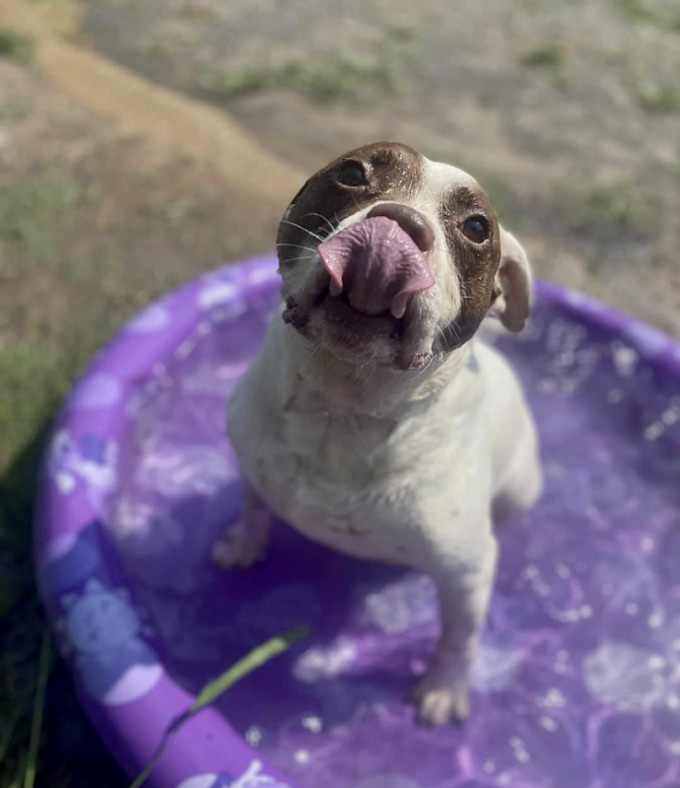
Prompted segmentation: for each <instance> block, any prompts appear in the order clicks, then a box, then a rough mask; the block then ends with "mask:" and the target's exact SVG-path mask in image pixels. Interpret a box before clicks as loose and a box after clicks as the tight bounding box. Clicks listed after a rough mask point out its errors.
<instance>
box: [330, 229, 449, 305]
mask: <svg viewBox="0 0 680 788" xmlns="http://www.w3.org/2000/svg"><path fill="white" fill-rule="evenodd" d="M317 251H318V252H319V257H320V258H321V262H322V263H323V266H324V268H325V269H326V271H327V272H328V274H329V275H330V277H331V295H339V294H340V293H341V292H342V291H343V290H344V291H345V292H346V293H347V297H348V299H349V302H350V304H351V305H352V306H353V307H354V309H356V310H357V311H359V312H364V313H365V314H367V315H379V314H382V313H383V312H387V311H388V310H389V311H391V312H392V314H393V315H394V316H395V317H403V315H404V312H405V311H406V304H407V303H408V299H409V296H411V295H413V294H414V293H420V292H422V291H423V290H427V289H428V288H430V287H432V285H433V284H434V277H433V276H432V272H431V271H430V268H429V266H428V264H427V261H426V260H425V256H424V254H423V253H422V252H421V251H420V249H419V248H418V246H417V245H416V243H415V241H414V240H413V239H412V238H411V236H410V235H409V234H408V233H407V232H405V231H404V230H403V229H402V228H401V227H400V226H399V224H397V222H395V221H394V220H393V219H388V218H387V217H386V216H373V217H371V218H370V219H364V220H363V221H361V222H358V223H357V224H353V225H351V226H350V227H347V228H346V229H345V230H341V231H340V232H339V233H338V234H337V235H334V236H333V238H331V239H330V240H328V241H324V242H323V243H321V244H319V246H318V250H317Z"/></svg>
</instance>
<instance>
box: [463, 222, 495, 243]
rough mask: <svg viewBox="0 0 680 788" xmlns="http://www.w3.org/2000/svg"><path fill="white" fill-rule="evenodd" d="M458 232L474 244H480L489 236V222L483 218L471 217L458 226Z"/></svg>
mask: <svg viewBox="0 0 680 788" xmlns="http://www.w3.org/2000/svg"><path fill="white" fill-rule="evenodd" d="M460 231H461V232H462V233H463V235H464V236H465V237H466V238H469V239H470V240H471V241H473V242H474V243H476V244H481V243H484V241H486V240H487V239H488V237H489V235H490V228H489V222H488V221H487V220H486V218H485V217H484V216H471V217H470V218H469V219H466V220H465V221H464V222H463V223H462V224H461V225H460Z"/></svg>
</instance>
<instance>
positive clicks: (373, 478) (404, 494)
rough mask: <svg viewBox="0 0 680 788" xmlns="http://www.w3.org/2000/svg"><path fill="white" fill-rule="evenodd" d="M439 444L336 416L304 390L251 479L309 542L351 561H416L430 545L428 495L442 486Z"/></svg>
mask: <svg viewBox="0 0 680 788" xmlns="http://www.w3.org/2000/svg"><path fill="white" fill-rule="evenodd" d="M405 432H408V433H409V435H408V439H405V437H404V433H405ZM414 439H415V443H414ZM434 443H435V441H434V437H433V436H428V434H427V433H426V432H425V431H420V430H418V425H417V424H415V425H414V424H413V423H410V422H406V423H403V422H396V421H390V420H384V419H373V418H371V417H364V416H359V415H351V414H343V415H338V414H337V413H331V412H330V411H329V410H328V409H327V408H326V407H325V404H324V401H323V400H322V399H321V398H319V399H317V398H316V397H315V395H314V394H313V393H310V392H305V393H303V394H298V395H296V397H295V399H294V400H293V401H291V402H288V403H286V406H285V407H284V409H283V412H282V414H281V420H280V422H279V426H278V429H277V430H275V432H274V433H273V434H272V433H270V434H269V435H268V436H267V444H266V451H264V452H262V453H260V456H259V457H258V459H257V462H256V464H255V467H254V472H255V478H254V479H253V481H254V483H255V485H256V487H257V488H258V489H259V490H260V492H261V494H262V495H263V496H264V497H265V499H266V500H267V502H268V503H269V504H270V505H271V506H272V507H273V508H274V509H275V510H276V511H277V512H278V513H279V514H280V515H281V516H282V517H284V518H285V519H286V520H288V521H289V522H290V523H291V524H292V525H293V526H295V527H296V528H297V529H299V530H301V531H302V532H304V533H305V534H306V535H307V536H309V537H310V538H312V539H315V540H316V541H320V542H323V543H325V544H328V545H329V546H331V547H334V548H336V549H339V550H342V551H344V552H347V553H350V554H353V555H358V556H362V557H367V558H375V559H381V560H387V561H393V562H397V563H402V562H404V563H413V560H414V558H416V557H417V554H418V553H419V552H420V551H421V550H422V549H423V547H424V545H425V543H426V541H427V539H426V538H425V537H424V535H423V532H422V521H423V518H422V516H421V512H420V511H419V510H420V508H421V507H422V505H423V497H424V496H428V495H430V494H431V493H432V492H433V490H432V489H431V488H432V485H433V484H434V485H436V484H440V485H441V484H443V480H442V477H441V475H439V474H432V473H431V469H430V467H429V466H430V462H431V461H435V457H436V455H437V453H441V452H442V451H443V449H442V447H441V446H440V447H438V448H437V447H436V446H435V445H434ZM419 449H420V450H419ZM424 457H426V458H427V459H425V460H424V459H423V458H424ZM433 480H435V481H433Z"/></svg>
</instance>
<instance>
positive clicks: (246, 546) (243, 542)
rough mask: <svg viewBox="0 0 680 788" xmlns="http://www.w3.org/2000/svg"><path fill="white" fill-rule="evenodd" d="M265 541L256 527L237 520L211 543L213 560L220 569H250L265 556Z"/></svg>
mask: <svg viewBox="0 0 680 788" xmlns="http://www.w3.org/2000/svg"><path fill="white" fill-rule="evenodd" d="M267 541H268V540H267V539H266V538H262V536H261V534H260V532H259V531H258V530H257V529H253V528H249V527H248V525H247V524H246V523H244V522H242V521H239V522H238V523H236V525H233V526H232V527H231V528H228V529H227V530H226V531H225V532H224V533H223V534H222V536H221V537H220V538H219V540H218V541H217V542H215V544H214V545H213V549H212V559H213V562H214V563H215V564H217V566H218V567H219V568H220V569H250V567H251V566H254V565H255V564H257V563H259V562H260V561H263V560H264V559H265V558H266V556H267Z"/></svg>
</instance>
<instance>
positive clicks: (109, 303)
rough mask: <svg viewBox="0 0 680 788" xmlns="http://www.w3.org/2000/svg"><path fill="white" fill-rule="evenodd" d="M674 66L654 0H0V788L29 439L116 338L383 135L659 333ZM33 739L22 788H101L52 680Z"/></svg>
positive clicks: (671, 189)
mask: <svg viewBox="0 0 680 788" xmlns="http://www.w3.org/2000/svg"><path fill="white" fill-rule="evenodd" d="M678 74H680V11H679V10H678V8H677V3H675V2H674V0H668V2H663V0H649V2H643V0H552V2H545V3H541V2H539V0H509V1H508V2H504V1H503V0H479V1H478V2H474V3H473V2H457V3H447V2H443V1H442V2H437V0H421V2H420V3H419V4H418V6H417V15H416V14H414V12H413V10H412V4H411V3H407V2H406V1H405V0H389V2H388V0H372V1H371V2H370V3H363V4H358V3H354V2H351V0H340V2H334V3H330V2H329V3H325V4H324V3H319V2H312V1H311V0H144V3H139V2H134V0H25V1H24V0H0V382H1V384H2V388H1V390H0V436H1V439H0V616H2V621H1V622H0V642H1V643H2V648H1V649H0V785H3V786H4V785H8V786H10V785H12V786H14V785H16V784H19V783H16V782H14V780H15V779H16V778H17V775H19V776H20V775H21V774H22V773H23V768H24V765H25V753H26V749H27V746H28V739H29V729H30V721H31V716H32V703H33V694H34V690H35V678H36V657H37V647H38V641H39V635H40V631H41V626H42V623H41V618H40V613H39V610H38V607H37V604H36V600H35V594H34V591H33V586H32V581H31V568H30V519H31V513H32V501H33V489H34V486H33V485H34V478H35V473H36V463H37V457H38V456H39V452H40V447H41V434H42V430H43V428H44V426H45V424H46V423H47V422H48V420H49V418H50V416H51V414H52V413H53V411H54V408H55V406H56V404H57V403H58V402H59V400H60V399H61V397H63V395H64V393H65V392H66V391H67V390H68V387H69V386H70V385H71V383H72V381H73V378H74V376H75V375H77V373H78V372H79V370H80V369H81V368H82V366H83V364H84V363H85V362H86V361H87V359H88V358H89V357H90V356H91V354H92V353H93V352H94V351H95V350H96V348H97V347H99V346H100V345H101V344H102V343H103V342H104V341H105V340H106V339H107V338H108V337H109V336H110V335H111V333H112V332H113V331H115V329H116V327H117V326H118V325H120V323H121V322H122V321H123V320H124V319H125V318H127V317H129V316H130V315H131V314H133V313H134V312H135V311H136V310H137V309H139V308H140V307H141V306H142V305H143V304H144V303H147V302H148V300H149V299H151V298H153V297H154V296H156V295H157V294H159V293H161V292H164V291H166V290H167V289H169V288H171V287H174V286H175V285H177V284H178V283H180V282H181V281H184V280H186V279H189V278H191V277H193V276H195V275H196V274H198V273H200V272H201V271H204V270H206V269H207V268H210V267H213V266H215V265H218V264H220V263H221V262H223V261H225V260H236V259H239V258H241V257H243V256H245V255H248V254H251V253H255V252H262V251H266V250H269V249H271V248H272V244H273V237H274V231H275V226H276V223H277V220H278V218H279V216H280V214H281V212H282V210H283V208H284V207H285V204H286V202H287V200H288V199H289V198H290V196H292V194H294V193H295V191H296V190H297V188H298V187H299V185H300V184H301V183H302V181H303V179H304V177H305V175H306V174H308V173H309V172H311V171H313V170H314V169H315V168H316V167H318V166H319V165H321V164H323V163H324V162H325V161H326V160H328V159H329V158H331V157H332V156H335V155H337V154H338V153H341V152H343V151H344V150H346V149H348V148H350V147H353V146H355V145H359V144H363V143H365V142H369V141H374V140H377V139H395V140H400V141H403V142H407V143H410V144H412V145H414V146H415V147H417V148H419V149H420V150H422V151H423V152H424V153H426V154H427V155H429V156H431V157H434V158H439V159H443V160H448V161H451V162H452V163H455V164H457V165H458V166H462V167H463V168H465V169H467V170H469V171H470V172H472V173H473V174H475V175H476V176H477V177H478V179H479V180H480V181H481V182H482V183H483V184H484V185H485V186H486V187H487V189H488V191H489V192H490V194H491V195H492V197H493V199H494V201H495V204H496V206H497V209H498V212H499V215H500V216H501V219H502V221H503V222H504V223H505V224H506V225H507V226H508V227H509V228H511V229H512V230H514V231H516V233H517V234H518V235H519V236H520V238H521V239H522V240H523V242H524V243H525V244H526V246H527V247H528V249H529V250H530V253H531V256H532V259H533V263H534V267H535V269H536V271H537V273H538V274H539V275H540V276H543V277H547V278H551V279H555V280H557V281H559V282H562V283H565V284H569V285H571V286H574V287H578V288H581V289H583V290H586V291H588V292H590V293H592V294H594V295H596V296H598V297H600V298H602V299H604V300H606V301H608V302H610V303H612V304H614V305H616V306H618V307H619V308H621V309H623V310H626V311H629V312H631V313H633V314H636V315H637V316H639V317H642V318H644V319H647V320H649V321H650V322H652V323H655V324H656V325H658V326H660V327H661V328H663V329H665V330H667V331H669V332H672V333H674V334H676V335H677V336H680V252H679V251H678V250H679V249H680V222H679V221H678V219H677V217H678V216H680V80H679V79H678ZM225 111H226V112H225ZM44 729H45V732H44V735H43V742H44V744H43V748H42V750H41V758H40V761H39V770H38V780H37V783H36V784H37V785H38V786H41V785H49V786H51V788H52V786H55V788H58V786H83V787H85V786H88V788H91V786H93V785H95V784H96V785H97V786H98V788H105V786H109V785H110V786H122V785H125V781H124V779H123V778H122V777H121V776H120V775H119V774H118V773H117V771H116V769H115V767H114V766H113V765H112V763H111V761H110V760H108V759H107V757H106V756H105V754H104V752H103V750H102V748H101V747H100V746H99V745H98V744H97V741H96V738H95V737H94V736H93V734H92V733H91V731H90V730H89V727H88V726H87V723H86V722H85V721H84V720H83V718H82V715H81V714H80V713H79V711H78V706H77V703H76V701H75V699H74V697H73V695H72V693H71V690H70V686H69V682H68V678H67V677H66V675H65V673H64V670H63V668H62V667H60V666H59V665H57V666H56V667H55V668H54V670H53V672H52V674H51V676H50V681H49V684H48V693H47V708H46V718H45V725H44Z"/></svg>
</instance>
